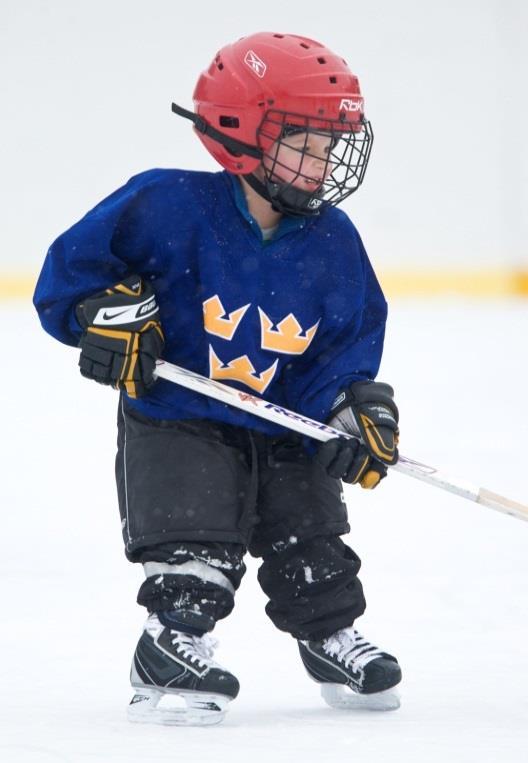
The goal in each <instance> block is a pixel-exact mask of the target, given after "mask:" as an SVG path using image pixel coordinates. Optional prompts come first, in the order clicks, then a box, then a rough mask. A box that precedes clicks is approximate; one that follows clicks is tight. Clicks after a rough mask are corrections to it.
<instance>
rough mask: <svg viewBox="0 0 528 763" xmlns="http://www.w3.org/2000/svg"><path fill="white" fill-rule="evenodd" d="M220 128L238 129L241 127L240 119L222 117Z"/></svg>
mask: <svg viewBox="0 0 528 763" xmlns="http://www.w3.org/2000/svg"><path fill="white" fill-rule="evenodd" d="M220 127H230V128H231V129H236V128H237V127H240V122H239V119H238V117H227V116H221V117H220Z"/></svg>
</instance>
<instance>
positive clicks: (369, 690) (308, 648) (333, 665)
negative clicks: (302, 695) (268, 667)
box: [298, 627, 401, 710]
mask: <svg viewBox="0 0 528 763" xmlns="http://www.w3.org/2000/svg"><path fill="white" fill-rule="evenodd" d="M298 644H299V651H300V653H301V658H302V661H303V663H304V667H305V668H306V670H307V671H308V674H309V676H310V677H311V678H313V680H314V681H317V683H319V684H321V695H322V697H323V699H324V700H325V702H326V703H327V704H329V705H330V707H335V708H343V709H348V708H352V709H354V708H358V709H361V708H364V709H367V710H396V709H397V708H398V707H399V706H400V699H399V695H398V693H397V691H396V690H395V689H394V687H395V686H396V684H398V683H399V682H400V681H401V670H400V666H399V665H398V661H397V660H396V658H395V657H393V656H392V655H390V654H387V653H386V652H382V651H381V650H380V649H378V647H376V646H374V645H373V644H370V643H369V642H368V641H367V640H366V639H365V638H363V636H361V635H360V634H359V633H358V632H357V631H356V630H354V628H352V627H350V628H343V630H340V631H337V632H336V633H334V634H333V635H332V636H330V637H329V638H326V639H323V640H322V641H299V642H298Z"/></svg>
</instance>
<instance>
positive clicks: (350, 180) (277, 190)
mask: <svg viewBox="0 0 528 763" xmlns="http://www.w3.org/2000/svg"><path fill="white" fill-rule="evenodd" d="M314 123H315V124H318V125H321V124H323V125H324V129H323V128H322V127H314V126H313V124H314ZM347 127H348V128H349V129H348V130H347ZM297 134H300V135H303V136H304V140H303V141H302V142H296V143H295V147H293V146H292V145H291V142H290V141H289V140H288V139H289V138H291V136H293V135H297ZM257 135H258V142H259V148H260V149H261V151H262V159H263V163H262V167H263V170H264V175H265V186H266V190H267V192H268V194H269V197H270V200H271V201H272V204H273V206H274V208H275V209H277V210H278V211H280V212H283V213H285V214H289V215H301V216H310V215H317V214H319V212H320V211H321V209H322V208H323V207H324V206H336V205H337V204H340V203H341V202H342V201H343V200H344V199H346V198H347V196H350V194H352V193H354V191H356V190H357V189H358V188H359V186H360V185H361V183H362V182H363V178H364V177H365V172H366V169H367V164H368V160H369V157H370V152H371V150H372V142H373V139H374V133H373V132H372V127H371V124H370V122H368V121H367V120H365V119H363V118H362V119H361V121H360V122H347V121H339V120H321V119H319V120H317V119H316V118H314V117H307V116H303V115H299V114H291V113H288V112H283V111H268V112H267V113H266V115H265V117H264V119H263V121H262V123H261V125H260V127H259V129H258V133H257ZM277 135H278V136H279V137H278V138H277ZM313 135H317V136H322V137H324V138H330V142H329V150H328V153H326V154H325V155H324V156H317V155H315V154H314V153H312V152H311V151H312V149H311V146H310V137H311V136H313ZM270 141H271V145H270ZM264 146H270V148H268V149H265V148H264ZM282 146H285V147H287V148H288V149H289V152H291V151H293V152H295V153H298V154H299V162H298V163H297V166H296V167H293V168H292V166H291V164H290V165H286V164H285V163H284V162H281V161H280V156H279V154H280V149H281V147H282ZM290 156H291V154H290ZM312 158H313V159H315V160H317V161H316V162H314V163H313V164H312V163H311V162H310V159H312ZM310 167H311V168H312V170H311V172H310V174H307V170H309V169H310ZM315 167H316V168H317V169H316V173H314V168H315ZM292 170H293V171H294V172H295V173H296V174H295V176H294V177H293V178H291V177H290V178H289V180H285V178H284V174H286V175H287V176H291V173H292ZM314 174H316V177H315V178H314ZM318 179H320V181H321V182H320V184H318V183H317V182H313V181H314V180H315V181H317V180H318ZM299 180H301V181H302V180H304V181H307V182H306V188H304V189H303V188H302V187H299V185H300V184H299V182H298V181H299ZM294 183H295V184H296V185H294ZM310 185H313V188H314V190H313V191H312V190H310Z"/></svg>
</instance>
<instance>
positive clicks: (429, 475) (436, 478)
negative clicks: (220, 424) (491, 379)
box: [156, 360, 528, 521]
mask: <svg viewBox="0 0 528 763" xmlns="http://www.w3.org/2000/svg"><path fill="white" fill-rule="evenodd" d="M156 376H158V377H160V378H161V379H166V380H167V381H171V382H174V383H175V384H180V385H181V386H182V387H187V389H192V390H194V391H195V392H200V393H201V394H203V395H207V396H208V397H212V398H214V399H215V400H220V401H221V402H223V403H227V404H228V405H232V406H234V407H235V408H240V409H241V410H243V411H246V412H247V413H252V414H254V415H255V416H260V417H261V418H263V419H267V420H268V421H273V422H274V423H275V424H280V425H281V426H283V427H287V428H288V429H293V430H294V431H295V432H299V433H300V434H303V435H307V436H308V437H313V438H314V439H315V440H321V441H322V442H326V440H330V439H331V438H332V437H346V438H351V437H352V435H349V434H346V433H345V432H342V431H340V430H339V429H333V427H329V426H328V425H327V424H322V423H321V422H320V421H314V420H313V419H309V418H307V417H306V416H301V415H300V414H298V413H294V412H293V411H289V410H288V409H287V408H282V406H280V405H275V403H269V402H267V401H266V400H263V399H262V398H260V397H255V396H254V395H251V394H249V393H247V392H241V391H240V390H238V389H235V388H234V387H229V386H227V384H222V383H221V382H218V381H215V380H214V379H209V378H207V377H206V376H201V375H200V374H197V373H194V372H193V371H187V370H186V369H185V368H181V367H180V366H175V365H174V364H173V363H168V362H167V361H165V360H158V362H157V364H156ZM390 468H391V469H395V470H396V471H398V472H401V473H402V474H407V475H408V476H409V477H415V478H416V479H418V480H421V481H422V482H428V483H429V484H430V485H434V486H435V487H438V488H442V490H448V491H449V492H450V493H455V494H456V495H459V496H461V497H462V498H467V499H468V500H469V501H474V502H475V503H480V504H482V506H487V507H488V508H489V509H495V511H500V512H502V513H503V514H510V516H512V517H517V518H518V519H524V520H526V521H528V506H525V505H523V504H521V503H516V502H515V501H510V499H509V498H504V497H503V496H501V495H497V494H496V493H492V492H490V491H489V490H486V489H485V488H482V487H475V486H474V485H470V484H469V483H467V482H466V481H465V480H461V479H459V478H456V477H451V476H448V475H446V474H443V473H442V472H440V471H439V470H438V469H435V468H434V467H433V466H427V465H426V464H421V463H420V462H419V461H414V460H413V459H412V458H407V457H406V456H402V455H400V458H399V461H398V463H397V464H395V465H394V466H391V467H390Z"/></svg>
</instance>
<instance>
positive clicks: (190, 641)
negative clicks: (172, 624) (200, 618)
mask: <svg viewBox="0 0 528 763" xmlns="http://www.w3.org/2000/svg"><path fill="white" fill-rule="evenodd" d="M171 635H173V636H174V638H172V639H171V643H172V644H174V646H175V647H176V651H177V652H179V653H180V654H182V655H183V656H184V657H186V658H187V659H188V660H189V661H190V662H193V663H197V664H198V665H199V666H200V667H209V668H213V667H218V665H217V663H216V662H215V661H214V660H213V654H214V650H215V649H216V647H217V646H218V641H217V640H216V639H214V638H212V637H211V636H207V635H205V636H191V635H190V634H189V633H181V632H180V631H171Z"/></svg>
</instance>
